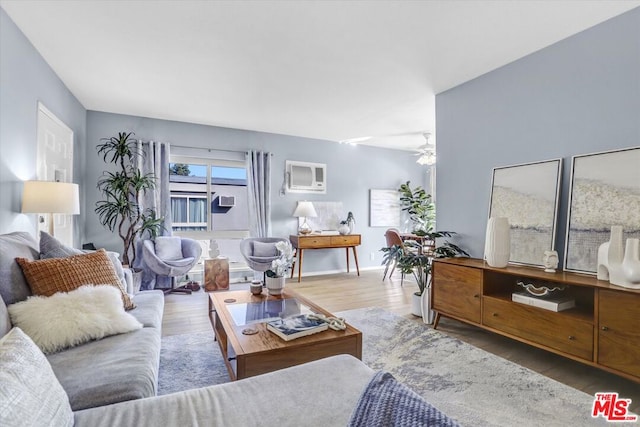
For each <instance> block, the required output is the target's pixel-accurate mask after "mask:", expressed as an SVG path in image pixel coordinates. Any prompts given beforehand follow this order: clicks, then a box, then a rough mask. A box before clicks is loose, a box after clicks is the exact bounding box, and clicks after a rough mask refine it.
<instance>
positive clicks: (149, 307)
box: [128, 290, 164, 330]
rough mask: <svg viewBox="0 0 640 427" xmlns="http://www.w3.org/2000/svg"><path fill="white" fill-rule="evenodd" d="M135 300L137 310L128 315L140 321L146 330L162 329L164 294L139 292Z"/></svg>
mask: <svg viewBox="0 0 640 427" xmlns="http://www.w3.org/2000/svg"><path fill="white" fill-rule="evenodd" d="M134 300H135V302H136V308H135V309H133V310H131V311H129V312H128V313H129V314H131V315H132V316H134V317H135V318H136V319H138V322H140V323H142V324H143V325H144V327H145V328H156V329H158V330H160V329H161V328H162V313H163V312H164V293H163V292H162V291H159V290H153V291H142V292H138V293H137V294H136V295H135V297H134Z"/></svg>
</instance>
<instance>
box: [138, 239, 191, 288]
mask: <svg viewBox="0 0 640 427" xmlns="http://www.w3.org/2000/svg"><path fill="white" fill-rule="evenodd" d="M201 254H202V247H201V246H200V244H199V243H198V242H197V241H196V240H193V239H187V238H184V237H177V236H159V237H156V238H155V239H154V240H145V241H144V242H143V244H142V257H143V258H144V262H145V263H146V265H147V267H148V268H149V269H150V270H151V271H153V272H154V273H155V274H156V275H157V276H159V277H168V278H169V280H170V284H171V287H169V288H162V290H163V291H164V293H165V294H167V293H171V292H181V293H187V294H190V293H191V291H192V290H193V289H191V288H190V287H186V286H180V287H177V288H176V286H175V285H176V278H178V277H180V276H183V275H185V274H187V273H188V272H189V270H191V269H192V268H193V267H194V266H195V265H196V264H197V263H198V261H199V260H200V255H201Z"/></svg>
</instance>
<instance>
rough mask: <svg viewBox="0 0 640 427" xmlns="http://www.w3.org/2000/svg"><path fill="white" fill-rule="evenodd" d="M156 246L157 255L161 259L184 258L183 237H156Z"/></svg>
mask: <svg viewBox="0 0 640 427" xmlns="http://www.w3.org/2000/svg"><path fill="white" fill-rule="evenodd" d="M155 248H156V256H157V257H158V258H160V259H161V260H174V259H181V258H183V256H182V239H181V238H180V237H172V236H160V237H156V240H155Z"/></svg>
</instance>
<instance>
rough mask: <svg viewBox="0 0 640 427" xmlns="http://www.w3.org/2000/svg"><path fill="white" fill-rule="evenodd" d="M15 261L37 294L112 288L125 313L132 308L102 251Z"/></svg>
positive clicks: (46, 294)
mask: <svg viewBox="0 0 640 427" xmlns="http://www.w3.org/2000/svg"><path fill="white" fill-rule="evenodd" d="M16 262H17V263H18V265H20V267H21V268H22V271H23V273H24V275H25V277H26V278H27V282H28V283H29V287H30V288H31V291H32V292H33V293H34V294H36V295H44V296H51V295H53V294H54V293H56V292H68V291H72V290H74V289H76V288H78V287H80V286H82V285H88V284H94V285H111V286H115V287H116V288H118V289H119V290H120V292H121V295H122V301H123V303H124V308H125V309H126V310H130V309H132V308H134V307H135V305H134V304H133V302H132V301H131V298H129V295H128V294H127V292H126V291H125V290H124V288H123V287H122V283H121V282H120V279H119V278H118V276H116V273H115V270H114V268H113V264H112V263H111V260H109V257H108V256H107V253H106V252H105V250H104V249H100V250H98V251H96V252H92V253H88V254H83V255H73V256H70V257H67V258H51V259H43V260H37V261H29V260H27V259H24V258H16Z"/></svg>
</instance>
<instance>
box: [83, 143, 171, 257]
mask: <svg viewBox="0 0 640 427" xmlns="http://www.w3.org/2000/svg"><path fill="white" fill-rule="evenodd" d="M132 135H133V133H132V132H129V133H126V132H120V133H118V136H117V137H111V138H102V139H101V140H100V141H101V144H99V145H98V146H97V150H98V154H99V155H102V160H103V161H104V162H105V163H111V164H113V165H115V166H116V167H117V170H116V171H115V172H111V171H105V172H104V173H103V174H102V177H101V178H100V179H99V180H98V185H97V187H98V189H99V190H100V191H101V192H102V195H103V196H104V200H99V201H98V202H96V208H95V212H96V213H97V214H98V217H99V220H100V223H101V224H102V225H103V226H104V227H106V228H107V229H108V230H109V231H111V232H114V231H116V230H117V232H118V235H119V236H120V238H121V239H122V242H123V246H124V251H123V253H122V263H123V264H125V265H133V263H134V261H135V259H136V253H135V242H136V238H138V237H142V236H143V235H145V234H147V233H148V234H149V235H150V237H151V238H155V237H156V236H157V235H158V233H159V232H160V230H161V229H162V224H163V220H164V218H158V217H157V216H156V212H155V210H153V209H149V208H147V209H142V207H141V206H140V198H141V197H142V196H143V195H144V194H146V193H147V191H153V190H154V188H155V181H156V178H155V176H154V175H153V174H143V173H142V172H140V170H139V169H138V168H137V167H136V166H135V163H136V161H137V159H138V158H139V157H141V156H142V155H143V154H142V152H141V151H140V149H139V148H138V144H137V141H136V140H135V139H133V138H131V136H132Z"/></svg>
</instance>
